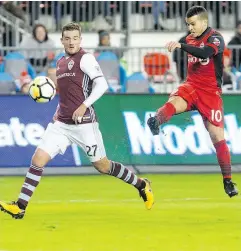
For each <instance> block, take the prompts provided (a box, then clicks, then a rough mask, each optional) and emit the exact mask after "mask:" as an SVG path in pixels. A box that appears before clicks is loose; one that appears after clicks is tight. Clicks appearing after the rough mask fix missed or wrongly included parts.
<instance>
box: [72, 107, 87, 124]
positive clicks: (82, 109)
mask: <svg viewBox="0 0 241 251" xmlns="http://www.w3.org/2000/svg"><path fill="white" fill-rule="evenodd" d="M86 109H87V106H85V104H81V106H80V107H79V108H78V109H76V110H75V111H74V113H73V116H72V119H73V120H74V122H75V124H78V123H81V121H82V118H83V116H84V114H85V112H86Z"/></svg>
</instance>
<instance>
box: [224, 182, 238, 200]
mask: <svg viewBox="0 0 241 251" xmlns="http://www.w3.org/2000/svg"><path fill="white" fill-rule="evenodd" d="M223 185H224V190H225V192H226V194H227V195H228V196H229V197H230V198H231V197H233V196H235V195H238V189H237V188H236V184H235V183H233V182H232V180H230V179H224V180H223Z"/></svg>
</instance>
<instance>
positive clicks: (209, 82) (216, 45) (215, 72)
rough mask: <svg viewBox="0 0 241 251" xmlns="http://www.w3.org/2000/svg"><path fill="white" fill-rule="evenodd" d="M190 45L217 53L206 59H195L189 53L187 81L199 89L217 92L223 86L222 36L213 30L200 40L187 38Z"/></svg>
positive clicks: (191, 37)
mask: <svg viewBox="0 0 241 251" xmlns="http://www.w3.org/2000/svg"><path fill="white" fill-rule="evenodd" d="M186 43H187V44H188V45H192V46H196V47H200V48H203V47H205V46H210V47H212V48H213V49H214V51H215V53H214V54H213V55H212V56H211V57H210V58H206V59H201V58H197V57H194V56H193V55H191V54H189V53H188V71H187V79H186V81H187V82H188V83H190V84H191V85H194V86H195V87H197V88H199V89H203V90H206V91H215V90H217V89H219V88H220V87H221V86H222V78H223V51H224V47H225V45H224V40H223V37H222V35H221V34H220V33H219V32H217V31H216V30H214V29H212V28H210V27H209V28H207V30H206V31H205V32H204V33H203V34H202V35H201V36H200V37H198V38H195V37H193V36H191V35H188V36H187V37H186Z"/></svg>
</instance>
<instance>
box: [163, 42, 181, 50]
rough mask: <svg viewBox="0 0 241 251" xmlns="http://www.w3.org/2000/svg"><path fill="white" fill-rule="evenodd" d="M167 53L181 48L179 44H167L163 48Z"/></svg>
mask: <svg viewBox="0 0 241 251" xmlns="http://www.w3.org/2000/svg"><path fill="white" fill-rule="evenodd" d="M165 47H166V48H167V49H168V51H169V52H173V51H174V50H175V49H176V48H181V44H180V43H179V42H173V41H171V42H168V43H167V44H166V46H165Z"/></svg>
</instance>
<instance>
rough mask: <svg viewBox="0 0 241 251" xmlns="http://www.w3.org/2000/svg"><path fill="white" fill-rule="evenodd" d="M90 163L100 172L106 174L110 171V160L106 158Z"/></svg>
mask: <svg viewBox="0 0 241 251" xmlns="http://www.w3.org/2000/svg"><path fill="white" fill-rule="evenodd" d="M92 164H93V166H94V167H95V169H96V170H97V171H99V172H100V173H103V174H108V173H109V172H110V161H109V160H108V159H107V158H104V159H101V160H99V161H96V162H92Z"/></svg>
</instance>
